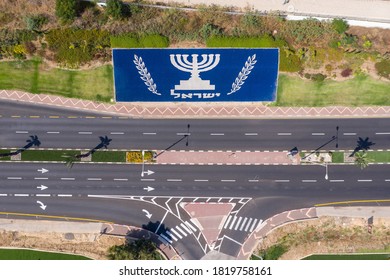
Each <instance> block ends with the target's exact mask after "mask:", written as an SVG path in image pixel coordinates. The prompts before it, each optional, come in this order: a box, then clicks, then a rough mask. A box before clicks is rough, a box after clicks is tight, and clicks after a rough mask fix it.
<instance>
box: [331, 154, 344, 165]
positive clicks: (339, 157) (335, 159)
mask: <svg viewBox="0 0 390 280" xmlns="http://www.w3.org/2000/svg"><path fill="white" fill-rule="evenodd" d="M332 163H344V153H343V152H333V153H332Z"/></svg>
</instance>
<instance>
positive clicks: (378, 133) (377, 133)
mask: <svg viewBox="0 0 390 280" xmlns="http://www.w3.org/2000/svg"><path fill="white" fill-rule="evenodd" d="M375 134H376V135H390V132H375Z"/></svg>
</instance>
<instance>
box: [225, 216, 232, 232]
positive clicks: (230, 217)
mask: <svg viewBox="0 0 390 280" xmlns="http://www.w3.org/2000/svg"><path fill="white" fill-rule="evenodd" d="M231 219H232V216H229V218H228V220H227V221H226V223H225V225H224V226H223V228H225V229H226V228H227V226H228V224H229V222H230V220H231Z"/></svg>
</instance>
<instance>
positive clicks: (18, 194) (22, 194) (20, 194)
mask: <svg viewBox="0 0 390 280" xmlns="http://www.w3.org/2000/svg"><path fill="white" fill-rule="evenodd" d="M14 196H28V194H25V193H17V194H15V195H14Z"/></svg>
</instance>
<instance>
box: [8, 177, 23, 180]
mask: <svg viewBox="0 0 390 280" xmlns="http://www.w3.org/2000/svg"><path fill="white" fill-rule="evenodd" d="M7 179H8V180H22V177H7Z"/></svg>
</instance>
